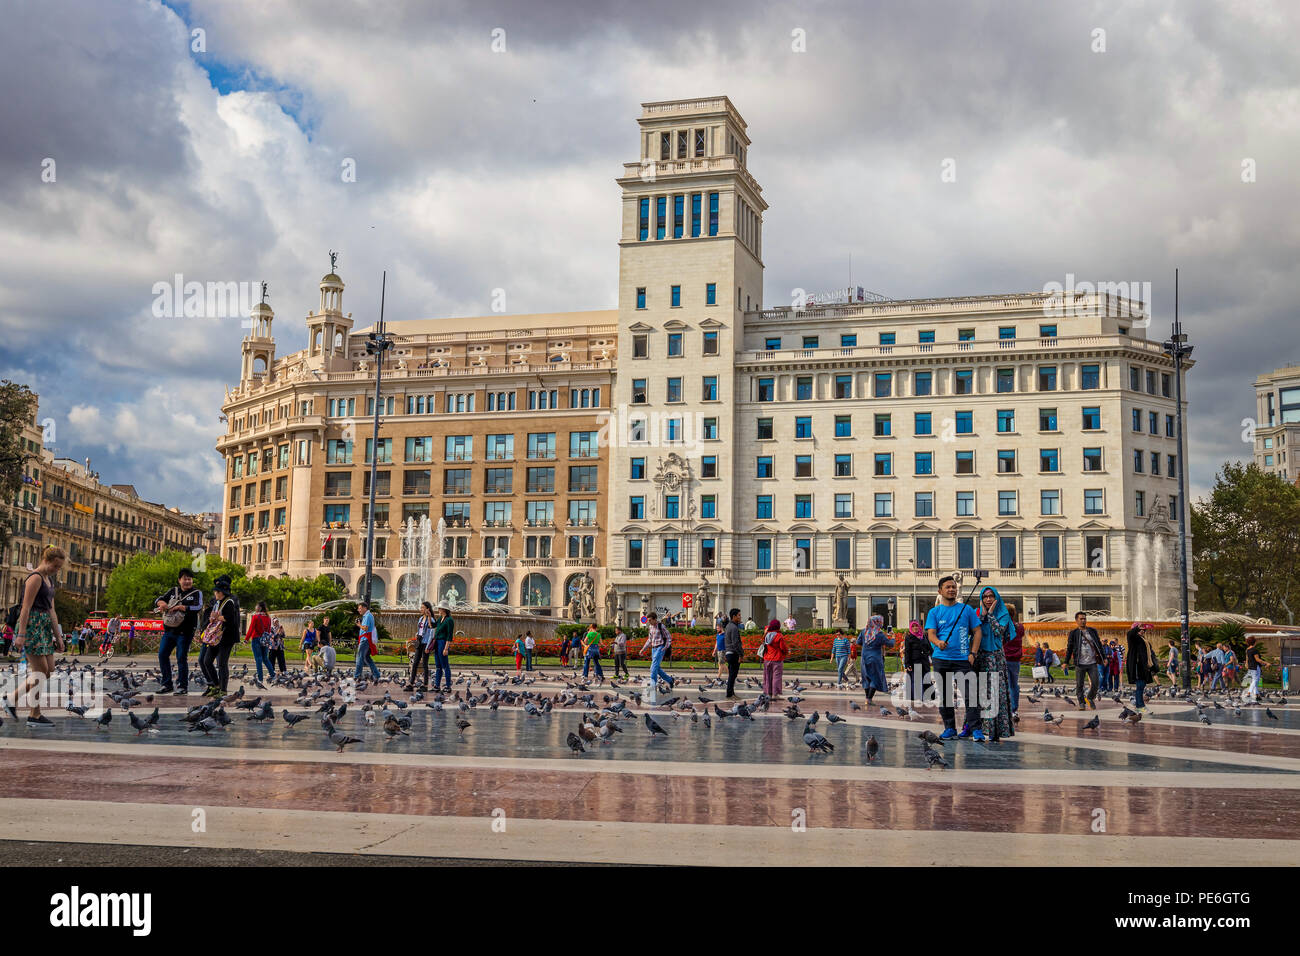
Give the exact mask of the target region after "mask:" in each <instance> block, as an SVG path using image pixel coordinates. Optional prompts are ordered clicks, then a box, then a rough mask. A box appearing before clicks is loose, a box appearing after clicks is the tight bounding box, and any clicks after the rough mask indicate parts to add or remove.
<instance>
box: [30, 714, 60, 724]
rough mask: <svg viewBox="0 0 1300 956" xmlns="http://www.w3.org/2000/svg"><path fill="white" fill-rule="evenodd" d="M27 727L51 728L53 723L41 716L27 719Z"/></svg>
mask: <svg viewBox="0 0 1300 956" xmlns="http://www.w3.org/2000/svg"><path fill="white" fill-rule="evenodd" d="M27 726H28V727H53V726H54V721H52V720H50V718H48V717H46V716H45V715H44V714H41V716H39V717H28V718H27Z"/></svg>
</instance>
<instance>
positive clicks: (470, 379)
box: [217, 272, 617, 615]
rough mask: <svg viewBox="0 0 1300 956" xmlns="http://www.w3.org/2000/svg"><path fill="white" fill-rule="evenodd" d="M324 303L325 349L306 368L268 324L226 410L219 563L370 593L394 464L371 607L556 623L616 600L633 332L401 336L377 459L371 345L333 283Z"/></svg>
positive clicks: (566, 320) (416, 324)
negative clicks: (453, 608)
mask: <svg viewBox="0 0 1300 956" xmlns="http://www.w3.org/2000/svg"><path fill="white" fill-rule="evenodd" d="M320 289H321V299H320V305H319V309H318V310H317V311H315V312H313V313H311V314H310V315H309V316H308V318H307V326H308V343H309V344H308V347H307V348H306V349H305V350H303V351H300V352H296V353H294V354H292V355H289V356H285V357H277V356H276V353H275V342H274V338H273V336H272V328H271V326H272V321H273V319H274V313H273V311H272V310H271V308H270V306H268V305H266V304H265V303H262V304H260V305H259V306H257V307H255V309H254V311H253V316H252V318H253V331H252V333H251V334H250V335H248V336H246V337H245V339H244V343H243V354H244V362H243V375H242V378H241V381H240V383H239V385H238V386H237V387H236V388H234V389H231V390H229V392H228V396H227V399H226V402H225V404H224V405H223V406H222V411H223V413H224V414H225V416H226V419H227V422H228V427H229V430H228V432H227V434H226V435H225V436H223V437H222V438H221V440H220V441H219V442H218V444H217V449H218V451H220V452H221V454H222V455H223V456H224V457H225V468H226V485H225V491H224V501H225V512H224V521H223V523H222V527H221V535H222V537H221V553H222V554H223V555H224V556H225V557H226V558H228V559H229V560H231V561H237V562H239V563H241V564H244V565H245V566H247V567H248V569H249V573H250V574H254V575H260V576H267V575H292V576H307V577H313V576H316V575H318V574H329V575H332V576H333V577H334V578H335V579H336V580H337V581H338V583H339V584H340V585H341V586H342V587H343V588H344V589H345V590H346V592H347V593H348V594H352V595H360V594H362V593H364V589H365V583H366V582H365V568H366V541H367V532H368V519H369V515H368V507H369V494H370V480H371V479H370V472H371V464H372V459H374V458H376V456H377V460H376V461H374V466H375V470H376V477H375V514H374V522H373V524H374V540H375V544H374V555H373V558H372V580H371V583H370V590H371V596H372V599H374V600H376V601H380V602H383V603H385V604H388V605H390V606H391V605H394V604H404V605H411V606H415V605H418V604H419V602H420V601H422V600H426V599H427V600H435V599H438V600H446V601H450V602H452V603H468V604H471V605H475V604H478V605H488V606H498V607H503V608H504V607H509V608H528V609H532V610H533V611H535V612H536V613H539V614H548V615H549V614H559V613H562V612H564V611H565V609H566V608H567V606H568V604H569V602H570V599H571V595H572V594H573V593H576V592H577V591H578V589H579V587H580V584H581V582H582V580H583V578H584V577H586V576H590V578H591V582H590V586H591V588H592V589H593V591H594V592H595V593H596V594H597V595H599V594H600V593H601V590H600V589H601V588H603V584H604V572H603V569H604V566H605V550H604V531H605V512H606V489H607V487H608V475H607V469H608V454H607V448H606V447H605V442H604V441H602V440H601V438H600V436H599V434H598V433H599V432H600V430H601V427H602V422H603V419H604V417H605V413H606V410H607V409H608V407H609V404H610V401H611V385H612V381H613V372H614V359H615V354H616V347H617V325H616V319H617V316H616V314H615V313H614V312H575V313H565V314H558V315H556V314H541V315H516V316H509V317H506V316H490V317H486V318H466V319H433V320H414V321H402V322H393V323H390V324H389V326H388V332H389V333H390V334H392V335H393V336H394V339H395V348H394V349H393V350H392V352H391V353H390V354H389V355H388V356H387V357H386V359H385V368H384V372H383V384H382V389H383V390H382V393H381V396H380V406H379V418H380V430H379V441H378V447H377V448H376V446H375V442H374V439H373V433H372V429H373V418H374V413H375V396H374V381H375V366H374V358H373V356H371V355H369V354H368V353H367V351H366V348H365V345H366V341H367V338H366V336H367V334H368V333H369V332H370V331H372V330H371V329H363V330H359V331H354V330H353V328H352V317H351V313H347V314H345V313H344V312H343V310H342V297H343V291H344V286H343V282H342V280H341V279H340V278H339V277H338V276H337V275H336V274H335V273H333V272H331V273H330V274H329V275H327V276H325V277H324V278H323V279H322V280H321V284H320ZM421 519H428V524H427V525H425V526H424V527H425V528H426V529H427V530H426V531H424V532H421V524H422V522H421ZM422 534H423V535H427V536H428V537H427V538H424V539H423V543H422ZM426 554H427V557H426Z"/></svg>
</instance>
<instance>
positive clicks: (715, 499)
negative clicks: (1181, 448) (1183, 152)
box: [609, 97, 1181, 626]
mask: <svg viewBox="0 0 1300 956" xmlns="http://www.w3.org/2000/svg"><path fill="white" fill-rule="evenodd" d="M638 122H639V125H640V137H639V142H640V157H639V159H638V160H637V161H636V162H634V163H629V164H627V166H626V167H625V171H624V175H623V176H622V177H621V178H620V179H619V180H618V182H619V185H620V186H621V188H622V194H623V196H622V209H623V216H622V224H623V225H622V234H621V237H620V241H619V246H620V270H619V311H618V335H619V359H620V365H619V374H618V376H617V379H616V382H615V404H616V408H615V413H616V419H615V421H616V426H615V427H614V428H613V429H611V435H612V436H613V438H614V440H615V442H616V447H615V448H614V449H613V450H612V451H611V480H612V486H611V495H610V497H611V513H610V535H611V536H610V545H609V551H610V569H609V577H610V580H611V581H612V582H613V584H614V585H615V586H616V588H617V589H618V590H619V592H620V594H621V598H620V616H621V617H622V618H623V619H624V620H626V621H635V620H637V619H638V618H639V616H640V613H641V612H642V611H643V610H644V609H647V608H657V609H659V610H660V611H661V612H663V611H680V610H681V609H682V595H683V594H692V595H694V594H698V593H699V592H700V591H701V587H700V582H701V580H702V578H707V580H708V582H709V595H708V599H709V601H710V603H711V608H710V610H711V611H713V612H716V611H718V610H719V609H725V608H726V607H728V606H737V607H739V608H741V610H742V612H743V613H744V614H745V615H746V616H747V617H753V618H754V620H755V621H759V622H762V621H766V620H767V619H769V618H772V617H776V618H781V619H784V618H785V617H787V616H793V617H794V618H795V619H796V620H797V621H799V623H800V624H801V625H804V626H809V625H814V624H817V623H820V624H822V625H823V626H825V625H829V624H831V623H832V617H833V615H832V607H831V605H832V595H833V594H834V592H835V589H836V587H837V586H838V583H839V581H840V577H841V575H842V576H843V580H844V583H845V586H846V587H847V589H848V594H847V602H846V604H847V608H846V609H847V611H848V613H847V615H846V616H847V619H848V620H849V621H850V622H853V623H859V624H860V623H861V622H862V621H863V620H864V619H865V613H864V612H865V611H866V609H867V608H870V609H871V610H872V611H877V612H879V613H882V614H884V615H885V616H886V617H887V618H889V617H892V618H894V619H896V620H898V621H903V622H905V621H906V620H907V618H908V617H909V616H917V615H919V614H920V613H922V612H923V611H924V610H925V609H926V608H928V607H929V606H930V604H932V603H933V601H934V592H935V583H936V580H937V577H938V576H939V575H940V574H942V573H944V572H947V571H952V570H962V571H963V572H964V573H965V575H966V577H967V579H968V582H967V583H970V582H969V579H970V577H971V574H970V572H971V571H973V570H975V569H976V568H980V569H984V570H987V571H989V572H990V578H989V581H990V583H993V584H994V585H995V586H997V587H998V588H999V589H1001V591H1002V592H1003V593H1004V594H1005V595H1006V596H1007V598H1008V599H1009V600H1011V601H1014V602H1015V603H1016V604H1018V605H1019V606H1020V608H1021V610H1022V611H1027V612H1028V616H1030V617H1043V616H1046V615H1050V614H1070V613H1073V612H1074V611H1075V610H1078V609H1080V608H1083V609H1087V610H1090V611H1093V612H1096V613H1098V614H1113V615H1117V616H1128V615H1137V614H1141V615H1146V616H1154V615H1156V614H1159V613H1161V612H1162V611H1163V610H1165V609H1167V608H1171V607H1175V606H1176V605H1177V597H1176V595H1175V593H1174V591H1173V587H1174V582H1175V581H1176V578H1177V574H1176V568H1177V564H1176V550H1175V548H1174V541H1175V538H1174V534H1173V532H1174V527H1175V526H1174V522H1173V521H1172V520H1171V518H1170V515H1171V514H1176V509H1177V508H1178V507H1179V506H1180V504H1181V502H1179V501H1178V500H1177V481H1176V475H1177V454H1178V452H1177V448H1176V441H1175V439H1174V427H1173V422H1174V419H1173V415H1174V411H1175V408H1174V399H1173V394H1174V392H1173V387H1172V386H1173V383H1172V371H1173V370H1172V363H1171V360H1170V359H1169V358H1168V357H1167V356H1165V355H1164V354H1163V352H1162V351H1161V348H1160V346H1159V345H1158V344H1157V343H1155V342H1151V341H1148V340H1147V338H1146V326H1147V325H1148V324H1149V320H1148V317H1147V315H1146V314H1145V313H1144V312H1143V309H1142V306H1141V303H1138V302H1133V301H1129V300H1128V299H1124V298H1119V297H1117V296H1115V295H1111V294H1108V293H1101V294H1093V293H1089V294H1083V293H1076V292H1070V293H1065V292H1059V293H1056V294H1055V295H1049V294H1047V293H1033V294H1025V295H1005V296H972V297H965V298H956V299H919V300H911V301H883V302H875V301H872V302H867V301H850V302H845V303H842V304H837V305H813V306H808V305H806V303H796V305H797V306H798V307H795V306H787V307H778V308H765V306H764V302H763V262H762V249H763V244H762V225H763V213H764V210H765V209H766V208H767V203H766V202H765V200H764V199H763V196H762V191H761V189H760V187H759V186H758V184H757V183H756V182H755V180H754V179H753V177H752V175H751V174H750V173H749V172H748V169H747V162H746V159H747V150H748V147H749V140H748V137H747V135H746V126H745V123H744V120H743V119H742V118H741V117H740V115H739V113H738V112H737V111H736V109H735V107H734V106H733V105H732V104H731V102H730V101H729V100H728V99H727V98H725V97H715V98H708V99H699V100H684V101H673V102H656V103H647V104H644V109H643V112H642V114H641V116H640V118H639V121H638ZM850 297H851V298H854V299H857V298H859V296H857V295H853V294H852V293H850ZM861 298H863V299H865V298H866V297H865V296H862V297H861ZM697 607H698V603H697Z"/></svg>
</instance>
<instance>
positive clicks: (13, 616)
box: [5, 602, 23, 630]
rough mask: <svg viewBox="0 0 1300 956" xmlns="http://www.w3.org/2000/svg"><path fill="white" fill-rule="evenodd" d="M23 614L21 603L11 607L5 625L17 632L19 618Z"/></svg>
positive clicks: (6, 615)
mask: <svg viewBox="0 0 1300 956" xmlns="http://www.w3.org/2000/svg"><path fill="white" fill-rule="evenodd" d="M22 612H23V606H22V603H21V602H20V603H18V604H15V605H13V606H12V607H10V608H9V610H8V612H7V613H6V614H5V624H7V625H8V626H9V627H12V628H14V629H15V630H16V629H17V627H18V616H19V615H20V614H22Z"/></svg>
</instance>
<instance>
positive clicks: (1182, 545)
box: [1163, 269, 1192, 694]
mask: <svg viewBox="0 0 1300 956" xmlns="http://www.w3.org/2000/svg"><path fill="white" fill-rule="evenodd" d="M1163 348H1164V350H1165V354H1167V355H1169V356H1170V357H1171V358H1172V359H1173V360H1174V400H1175V401H1176V402H1177V403H1178V408H1177V410H1176V412H1175V416H1176V418H1177V420H1178V594H1179V599H1180V601H1181V623H1182V646H1183V693H1184V694H1190V693H1191V692H1192V662H1191V651H1192V635H1191V626H1190V622H1189V612H1188V595H1187V519H1186V514H1187V477H1186V475H1187V468H1186V464H1185V463H1186V459H1187V455H1186V449H1185V447H1184V445H1183V362H1184V361H1186V359H1187V357H1188V356H1189V355H1191V354H1192V346H1190V345H1188V344H1187V333H1186V332H1184V331H1183V326H1182V323H1181V322H1179V320H1178V270H1177V269H1175V270H1174V327H1173V332H1172V334H1171V335H1170V336H1169V340H1168V341H1167V342H1165V343H1164V345H1163Z"/></svg>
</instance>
